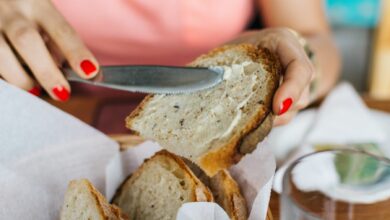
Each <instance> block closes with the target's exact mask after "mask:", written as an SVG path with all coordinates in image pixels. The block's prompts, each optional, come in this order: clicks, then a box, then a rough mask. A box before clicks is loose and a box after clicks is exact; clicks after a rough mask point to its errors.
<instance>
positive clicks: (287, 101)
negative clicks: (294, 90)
mask: <svg viewBox="0 0 390 220" xmlns="http://www.w3.org/2000/svg"><path fill="white" fill-rule="evenodd" d="M292 103H293V100H292V98H287V99H285V100H284V101H283V102H282V105H281V106H280V110H279V114H278V115H283V114H284V113H286V112H287V111H288V110H289V109H290V107H291V105H292Z"/></svg>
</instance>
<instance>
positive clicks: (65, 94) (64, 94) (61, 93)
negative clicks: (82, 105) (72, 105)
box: [52, 86, 69, 102]
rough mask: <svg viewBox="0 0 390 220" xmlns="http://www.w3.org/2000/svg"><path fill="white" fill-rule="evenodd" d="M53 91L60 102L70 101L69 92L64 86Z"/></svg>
mask: <svg viewBox="0 0 390 220" xmlns="http://www.w3.org/2000/svg"><path fill="white" fill-rule="evenodd" d="M52 91H53V93H54V95H56V96H57V98H58V99H59V100H60V101H63V102H65V101H67V100H68V99H69V91H68V90H67V89H66V88H65V87H63V86H56V87H54V88H53V89H52Z"/></svg>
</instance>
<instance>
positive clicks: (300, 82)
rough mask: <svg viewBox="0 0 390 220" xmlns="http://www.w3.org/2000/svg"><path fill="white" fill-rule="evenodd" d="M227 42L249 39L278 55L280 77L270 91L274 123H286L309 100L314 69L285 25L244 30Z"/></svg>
mask: <svg viewBox="0 0 390 220" xmlns="http://www.w3.org/2000/svg"><path fill="white" fill-rule="evenodd" d="M230 43H252V44H256V45H261V46H263V47H265V48H268V49H269V50H271V51H272V52H274V53H275V54H276V55H278V57H279V59H280V62H281V64H282V67H283V81H282V84H281V85H280V86H279V88H278V90H277V91H276V93H275V95H274V100H273V106H272V108H273V111H274V113H275V114H276V115H278V116H277V117H276V119H275V121H274V125H276V126H278V125H283V124H286V123H288V122H289V121H290V120H291V119H292V118H293V117H294V116H295V115H296V114H297V112H298V111H299V110H301V109H303V108H305V107H307V106H308V105H309V103H310V93H309V90H310V83H311V81H312V80H313V78H314V73H315V69H314V66H313V64H312V62H311V61H310V59H309V58H308V56H307V55H306V53H305V50H304V48H303V46H302V45H301V44H300V42H299V39H298V37H297V36H296V35H294V33H293V32H292V31H291V30H290V29H288V28H267V29H264V30H261V31H252V32H246V33H244V34H243V35H242V36H241V37H239V38H238V39H236V40H234V41H232V42H230Z"/></svg>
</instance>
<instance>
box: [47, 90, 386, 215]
mask: <svg viewBox="0 0 390 220" xmlns="http://www.w3.org/2000/svg"><path fill="white" fill-rule="evenodd" d="M363 99H364V101H365V103H366V104H367V106H369V107H370V108H373V109H378V110H381V111H386V112H390V100H376V99H372V98H370V97H369V96H366V95H363ZM46 100H47V101H48V102H49V103H51V104H53V105H55V106H57V107H58V108H60V109H62V110H64V111H65V112H68V113H70V114H72V115H74V116H76V117H77V118H79V119H81V120H82V121H84V122H85V123H87V124H90V125H93V123H94V118H95V117H96V114H97V113H98V112H99V111H98V109H99V106H101V105H104V103H107V102H111V101H112V99H109V98H101V97H91V96H74V97H72V99H71V100H70V101H69V102H68V103H58V102H54V101H51V100H49V99H46ZM139 100H140V99H139V96H137V98H136V99H135V101H136V102H139ZM116 101H117V102H125V103H126V102H132V101H133V102H134V99H132V98H131V97H122V98H116ZM130 111H131V109H129V112H130ZM110 136H112V137H113V138H114V139H116V140H117V141H118V142H120V143H121V144H122V146H123V147H126V146H132V145H136V144H138V143H140V142H142V140H141V139H140V138H138V137H134V136H128V135H123V134H116V135H112V134H111V135H110ZM269 207H270V212H271V213H272V216H273V219H275V220H278V219H279V195H278V194H277V193H275V192H272V194H271V200H270V205H269ZM268 219H272V217H271V216H269V218H268Z"/></svg>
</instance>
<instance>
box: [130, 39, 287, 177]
mask: <svg viewBox="0 0 390 220" xmlns="http://www.w3.org/2000/svg"><path fill="white" fill-rule="evenodd" d="M189 66H193V67H210V66H219V67H223V68H224V69H225V75H224V78H225V79H224V80H223V82H222V83H220V84H219V85H217V86H215V87H214V88H212V89H209V90H204V91H200V92H197V93H192V94H179V95H149V96H147V97H146V98H145V99H144V101H143V102H142V103H141V104H140V105H139V106H138V107H137V108H136V109H135V110H134V111H133V112H132V113H131V114H130V116H129V117H128V118H127V119H126V122H127V127H128V128H129V129H130V130H132V131H133V132H134V133H136V134H139V135H140V136H142V137H143V138H145V139H151V140H155V141H156V142H158V143H159V144H160V145H161V146H162V147H163V148H165V149H167V150H168V151H170V152H172V153H175V154H177V155H180V156H183V157H185V158H188V159H189V160H191V161H193V162H195V163H196V164H197V165H199V166H200V167H201V168H202V169H203V170H204V171H205V172H206V173H207V174H208V175H210V176H213V175H215V174H216V173H217V172H218V171H219V170H222V169H225V168H228V167H230V166H231V165H232V164H235V163H237V162H238V161H239V160H240V159H241V157H242V156H243V155H245V154H246V153H250V152H252V151H253V150H254V149H255V147H256V145H257V144H258V143H259V142H260V141H261V140H263V139H264V137H265V136H266V135H267V134H268V132H269V131H270V129H271V127H272V121H273V114H272V99H273V95H274V93H275V91H276V89H277V87H278V85H279V78H280V72H281V66H280V64H279V61H278V59H277V58H276V57H275V55H273V54H272V53H271V52H270V51H268V50H267V49H265V48H261V47H258V46H254V45H251V44H239V45H228V46H224V47H222V48H218V49H216V50H213V51H211V52H210V53H208V54H206V55H203V56H200V57H199V58H197V59H196V60H195V61H194V62H192V63H191V64H190V65H189Z"/></svg>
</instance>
